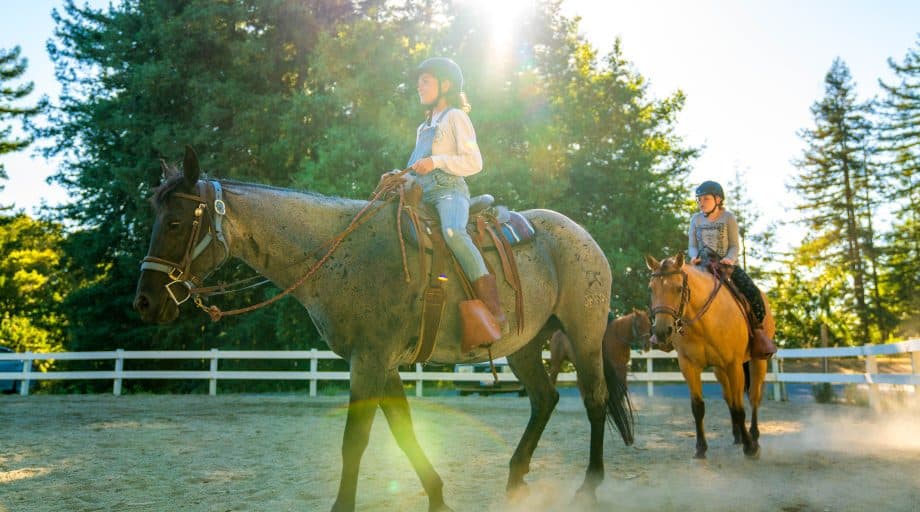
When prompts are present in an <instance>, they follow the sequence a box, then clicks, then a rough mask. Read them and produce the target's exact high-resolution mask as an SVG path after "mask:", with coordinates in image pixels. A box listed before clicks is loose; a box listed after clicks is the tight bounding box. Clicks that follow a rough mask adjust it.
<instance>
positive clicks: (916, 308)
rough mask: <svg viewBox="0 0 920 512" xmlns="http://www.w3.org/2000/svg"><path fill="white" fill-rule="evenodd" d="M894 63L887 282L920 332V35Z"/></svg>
mask: <svg viewBox="0 0 920 512" xmlns="http://www.w3.org/2000/svg"><path fill="white" fill-rule="evenodd" d="M888 65H889V66H890V67H891V69H892V70H893V71H894V72H895V74H896V75H897V77H898V83H896V84H887V83H885V82H882V81H879V84H880V85H881V87H882V88H883V89H884V91H885V93H886V97H885V98H884V100H883V101H882V106H881V117H882V119H881V122H880V132H881V135H880V142H881V146H882V150H883V151H884V152H885V154H886V156H887V168H888V169H889V172H888V173H887V175H886V176H885V177H886V178H887V180H888V183H889V187H890V190H891V191H890V193H889V194H885V196H886V197H890V198H892V204H893V205H894V217H895V219H896V222H895V223H894V225H893V226H892V228H891V231H890V232H889V233H887V237H886V240H887V247H886V250H885V257H886V260H887V265H886V267H885V268H884V270H883V276H882V278H881V279H882V281H883V285H884V286H885V287H887V288H888V289H889V290H890V297H891V299H892V302H893V305H892V307H893V310H894V313H895V314H896V315H897V316H898V319H899V320H900V322H901V329H902V331H903V332H904V334H905V335H907V336H910V335H917V334H918V333H920V294H918V293H917V290H920V180H918V175H920V172H918V171H920V38H918V39H917V42H916V43H915V46H914V47H913V48H911V49H910V50H908V52H907V55H905V57H904V61H903V62H902V63H897V62H895V61H894V60H892V59H889V60H888Z"/></svg>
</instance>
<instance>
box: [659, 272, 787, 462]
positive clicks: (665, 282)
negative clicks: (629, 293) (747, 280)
mask: <svg viewBox="0 0 920 512" xmlns="http://www.w3.org/2000/svg"><path fill="white" fill-rule="evenodd" d="M645 262H646V265H648V268H649V270H651V271H652V277H651V280H650V281H649V289H650V290H651V293H652V316H653V318H654V325H653V326H652V332H653V334H654V336H655V337H656V338H658V340H660V341H663V342H671V343H673V345H674V348H676V349H677V361H678V364H679V365H680V371H681V373H682V374H683V375H684V379H686V381H687V387H689V388H690V405H691V409H692V411H693V419H694V422H695V423H696V455H695V457H696V458H698V459H704V458H706V450H707V448H708V445H707V444H706V435H705V433H704V432H703V416H704V415H705V412H706V407H705V404H704V402H703V383H702V380H701V377H700V374H701V373H702V371H703V368H705V367H707V366H712V367H713V372H714V373H715V376H716V379H718V381H719V383H720V384H721V385H722V396H723V397H724V398H725V402H726V403H727V404H728V410H729V412H730V413H731V418H732V433H733V435H734V437H735V444H739V443H740V444H743V446H744V454H745V455H747V456H748V457H757V456H758V455H759V454H760V445H759V444H758V439H759V438H760V431H759V429H758V428H757V409H758V407H760V400H761V397H762V388H763V382H764V378H765V377H766V374H767V362H766V360H763V359H751V353H750V348H749V344H748V325H747V320H746V319H745V316H744V313H743V312H742V311H741V308H740V307H739V306H738V304H737V303H736V302H735V300H734V298H732V296H731V292H729V291H728V289H726V288H725V287H724V286H719V285H718V283H717V280H716V278H715V276H713V275H712V274H710V273H708V272H706V271H704V270H701V269H700V268H697V267H695V266H692V265H685V264H684V257H683V254H678V255H677V256H674V257H671V258H667V259H665V260H663V261H661V262H659V261H658V260H656V259H655V258H653V257H652V256H646V257H645ZM764 304H765V306H766V309H767V314H766V317H765V318H764V322H763V327H764V331H765V332H766V334H767V335H768V336H770V337H771V338H772V337H773V334H774V332H775V326H774V323H773V315H772V313H771V311H770V306H769V304H768V303H767V300H766V297H764ZM745 387H747V388H748V390H747V391H748V401H749V402H750V405H751V429H750V431H748V429H747V428H746V427H745V412H744V392H745Z"/></svg>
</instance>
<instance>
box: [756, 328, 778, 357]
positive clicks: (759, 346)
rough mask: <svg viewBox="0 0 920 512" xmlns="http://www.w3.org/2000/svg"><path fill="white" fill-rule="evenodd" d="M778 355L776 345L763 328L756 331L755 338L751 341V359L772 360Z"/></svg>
mask: <svg viewBox="0 0 920 512" xmlns="http://www.w3.org/2000/svg"><path fill="white" fill-rule="evenodd" d="M775 353H776V343H774V342H773V340H771V339H770V337H769V336H767V333H765V332H764V331H763V327H757V328H755V329H754V338H753V339H752V340H751V357H752V358H754V359H770V358H771V357H773V354H775Z"/></svg>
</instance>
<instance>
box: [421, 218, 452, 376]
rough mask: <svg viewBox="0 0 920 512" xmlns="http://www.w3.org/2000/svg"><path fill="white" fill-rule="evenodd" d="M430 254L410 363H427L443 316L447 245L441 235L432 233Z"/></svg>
mask: <svg viewBox="0 0 920 512" xmlns="http://www.w3.org/2000/svg"><path fill="white" fill-rule="evenodd" d="M429 236H430V237H431V242H432V247H433V248H434V250H433V251H432V253H431V275H430V277H429V280H428V288H426V289H425V293H424V296H423V301H422V323H421V325H420V326H419V337H418V343H416V345H415V353H413V354H412V363H413V364H415V363H419V362H422V363H423V362H425V361H428V359H429V358H430V357H431V354H432V352H434V347H435V344H436V343H437V340H438V332H439V331H440V328H441V317H442V316H443V315H444V302H445V296H446V290H445V288H446V285H447V265H448V258H449V256H448V252H447V251H448V249H447V244H446V243H444V239H443V238H442V237H441V233H438V232H436V231H432V232H431V233H430V234H429Z"/></svg>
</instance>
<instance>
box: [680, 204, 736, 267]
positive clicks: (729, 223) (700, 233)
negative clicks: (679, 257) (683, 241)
mask: <svg viewBox="0 0 920 512" xmlns="http://www.w3.org/2000/svg"><path fill="white" fill-rule="evenodd" d="M687 234H688V236H689V238H690V247H689V250H688V251H687V254H688V255H689V256H690V257H691V258H696V257H697V256H699V255H700V251H701V250H702V249H703V248H704V247H708V248H709V249H711V250H712V251H713V252H715V253H716V254H718V255H719V256H720V257H721V258H731V259H732V260H734V261H737V260H738V221H737V220H736V219H735V215H734V214H733V213H732V212H730V211H728V210H722V214H721V215H719V218H718V219H716V220H714V221H710V220H709V219H707V218H706V216H705V215H703V213H702V212H698V213H696V214H694V215H693V217H691V218H690V229H689V230H688V233H687Z"/></svg>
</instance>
